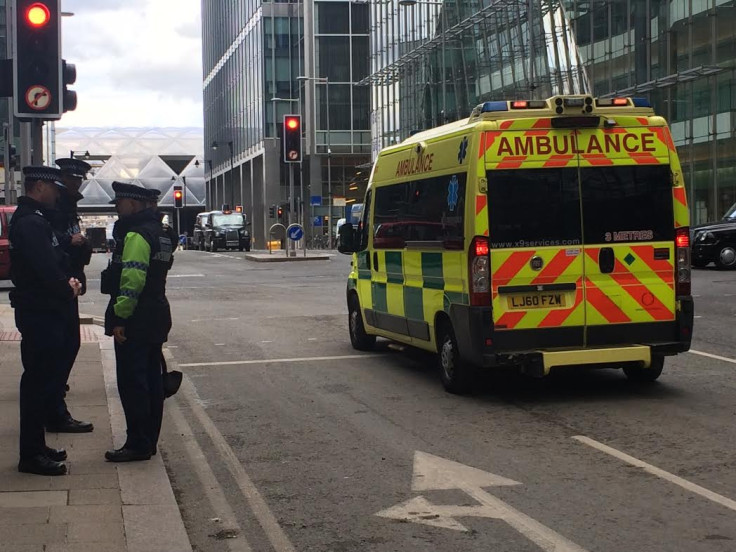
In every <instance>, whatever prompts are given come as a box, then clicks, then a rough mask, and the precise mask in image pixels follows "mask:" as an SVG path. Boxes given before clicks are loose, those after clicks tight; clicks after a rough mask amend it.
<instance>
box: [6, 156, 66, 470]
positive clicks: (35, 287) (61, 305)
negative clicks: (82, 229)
mask: <svg viewBox="0 0 736 552" xmlns="http://www.w3.org/2000/svg"><path fill="white" fill-rule="evenodd" d="M23 174H24V177H25V190H26V195H25V196H23V197H20V198H19V199H18V208H17V209H16V211H15V213H14V215H13V219H12V221H11V223H10V258H11V268H10V275H11V279H12V280H13V284H14V286H15V289H13V290H12V291H11V292H10V304H11V305H12V307H13V308H14V309H15V323H16V326H17V327H18V330H19V331H20V333H21V343H20V351H21V359H22V361H23V376H22V377H21V382H20V462H19V463H18V471H20V472H26V473H35V474H39V475H63V474H65V473H66V465H65V464H64V463H63V461H64V460H65V459H66V456H67V455H66V451H65V450H63V449H59V450H56V449H52V448H50V447H47V446H46V441H45V435H44V422H45V418H46V411H47V408H48V405H49V404H50V402H51V401H52V400H53V398H54V396H55V394H56V393H58V390H59V389H60V386H61V385H62V383H61V382H63V375H64V364H63V358H64V352H65V350H66V349H65V347H66V343H65V341H66V338H67V335H66V328H67V327H68V324H69V316H70V312H71V302H72V301H73V300H74V299H75V298H76V297H77V296H78V295H79V293H80V291H81V284H80V282H79V281H78V280H76V279H74V278H69V277H68V275H67V266H66V264H67V255H66V254H65V253H64V251H63V249H62V248H61V246H60V244H59V241H58V239H57V237H56V234H55V233H54V230H53V228H52V226H51V223H50V217H51V211H52V210H53V208H54V206H55V204H56V202H57V200H58V199H59V194H60V192H61V190H62V189H63V188H64V184H62V182H61V180H62V175H61V171H59V170H58V169H55V168H50V167H25V168H24V169H23Z"/></svg>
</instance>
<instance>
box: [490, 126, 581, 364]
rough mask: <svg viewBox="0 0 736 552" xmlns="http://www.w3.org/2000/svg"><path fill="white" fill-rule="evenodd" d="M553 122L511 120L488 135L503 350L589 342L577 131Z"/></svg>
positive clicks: (497, 324)
mask: <svg viewBox="0 0 736 552" xmlns="http://www.w3.org/2000/svg"><path fill="white" fill-rule="evenodd" d="M549 121H550V120H549V119H548V118H547V119H545V120H524V119H521V120H515V121H507V122H505V123H502V125H501V128H502V129H503V130H499V131H487V132H485V133H484V136H483V143H484V146H483V147H484V148H485V162H486V169H487V171H486V176H487V180H488V194H487V197H488V216H489V246H490V256H491V294H492V296H491V298H492V305H493V324H494V338H493V339H494V347H495V348H496V349H497V350H500V351H514V350H529V349H536V348H545V347H582V346H583V345H584V339H585V308H584V302H583V249H582V243H583V241H582V240H583V230H582V220H581V208H580V207H581V198H580V186H579V178H578V169H579V167H578V162H577V156H576V154H575V153H574V148H573V146H572V145H573V143H574V132H575V131H574V130H568V129H550V127H549V124H550V123H549ZM517 128H518V130H517Z"/></svg>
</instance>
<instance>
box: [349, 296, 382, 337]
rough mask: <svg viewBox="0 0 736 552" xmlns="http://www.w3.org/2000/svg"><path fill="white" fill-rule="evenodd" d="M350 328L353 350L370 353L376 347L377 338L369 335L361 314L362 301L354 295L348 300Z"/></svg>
mask: <svg viewBox="0 0 736 552" xmlns="http://www.w3.org/2000/svg"><path fill="white" fill-rule="evenodd" d="M348 327H349V329H350V343H351V344H352V345H353V349H358V350H359V351H370V350H372V349H373V347H375V345H376V336H375V335H368V334H367V333H366V332H365V326H363V316H362V315H361V313H360V301H358V296H357V295H356V294H355V293H353V294H351V295H350V297H349V298H348Z"/></svg>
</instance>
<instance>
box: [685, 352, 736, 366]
mask: <svg viewBox="0 0 736 552" xmlns="http://www.w3.org/2000/svg"><path fill="white" fill-rule="evenodd" d="M688 353H692V354H694V355H700V356H704V357H708V358H713V359H715V360H722V361H723V362H730V363H731V364H736V360H734V359H732V358H728V357H722V356H718V355H713V354H711V353H704V352H703V351H696V350H695V349H690V350H689V351H688Z"/></svg>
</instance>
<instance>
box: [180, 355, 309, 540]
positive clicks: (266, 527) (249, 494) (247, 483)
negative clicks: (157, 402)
mask: <svg viewBox="0 0 736 552" xmlns="http://www.w3.org/2000/svg"><path fill="white" fill-rule="evenodd" d="M179 366H184V365H183V364H180V365H179ZM181 391H182V393H181V394H182V396H183V397H184V398H185V399H186V401H187V403H188V404H189V408H190V409H191V411H192V413H193V414H194V416H195V417H196V418H197V420H198V421H199V423H200V424H202V427H204V430H205V431H206V432H207V435H209V437H210V439H212V442H213V443H214V445H215V448H216V449H218V450H217V452H218V453H219V454H220V456H221V457H222V459H223V460H224V462H225V464H226V466H227V469H228V470H229V471H230V474H231V475H232V476H233V478H234V479H235V482H236V483H237V485H238V488H239V489H240V492H241V493H242V495H243V497H244V498H245V500H246V501H247V502H248V505H249V506H250V509H251V511H252V512H253V514H254V515H255V517H256V519H257V520H258V523H259V524H260V525H261V527H262V528H263V532H264V533H265V534H266V537H267V538H268V540H269V541H270V543H271V545H272V546H273V548H274V550H275V551H276V552H296V549H295V548H294V545H293V544H291V541H289V537H287V536H286V533H285V532H284V530H283V529H282V528H281V526H280V525H279V522H278V521H277V520H276V516H274V514H273V512H271V510H269V508H268V505H267V504H266V501H265V500H264V499H263V497H262V496H261V494H260V493H259V492H258V489H257V488H256V486H255V485H254V484H253V481H251V479H250V477H249V476H248V474H247V473H246V472H245V469H244V468H243V465H242V464H241V463H240V460H238V457H237V456H236V455H235V453H234V452H233V449H231V448H230V445H228V444H227V441H226V440H225V437H223V436H222V433H220V432H219V430H218V429H217V427H215V424H214V423H213V422H212V420H211V419H210V417H209V416H208V415H207V412H205V410H204V408H203V407H202V406H201V405H200V404H199V400H198V397H197V392H196V390H195V388H194V385H193V384H192V380H191V379H189V377H187V376H186V375H185V376H184V381H183V382H182V386H181Z"/></svg>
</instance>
